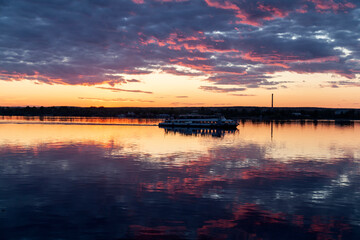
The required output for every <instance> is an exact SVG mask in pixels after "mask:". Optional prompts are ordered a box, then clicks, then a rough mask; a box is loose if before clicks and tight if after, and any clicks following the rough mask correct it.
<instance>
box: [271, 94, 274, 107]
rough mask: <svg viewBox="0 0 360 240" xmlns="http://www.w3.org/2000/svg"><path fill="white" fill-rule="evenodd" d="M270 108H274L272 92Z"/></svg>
mask: <svg viewBox="0 0 360 240" xmlns="http://www.w3.org/2000/svg"><path fill="white" fill-rule="evenodd" d="M271 108H274V94H273V93H272V94H271Z"/></svg>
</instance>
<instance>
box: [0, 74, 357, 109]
mask: <svg viewBox="0 0 360 240" xmlns="http://www.w3.org/2000/svg"><path fill="white" fill-rule="evenodd" d="M269 76H271V77H272V78H271V79H269V82H274V83H277V84H275V85H273V86H272V85H270V86H260V87H258V88H247V89H246V90H244V91H241V89H242V88H246V87H247V86H246V85H213V84H211V83H210V82H207V81H206V77H204V76H198V77H186V76H177V75H172V74H166V73H161V72H158V73H152V74H148V75H131V76H129V78H130V77H131V78H135V79H138V80H140V81H141V82H140V83H139V82H134V83H132V82H130V83H127V84H122V85H121V84H118V85H115V86H114V90H111V88H112V86H109V85H95V86H82V85H60V84H53V85H49V84H45V83H38V82H35V81H30V80H23V81H1V82H0V88H1V89H2V91H1V95H0V106H79V107H90V106H95V107H100V106H104V107H192V106H196V107H202V106H214V107H221V106H259V107H269V106H270V104H271V94H272V93H274V106H275V107H328V108H360V95H359V94H358V91H359V88H358V87H357V86H349V87H346V86H340V87H338V88H334V87H330V86H329V85H330V84H329V83H327V82H331V81H334V75H332V74H321V73H318V74H295V73H291V72H282V73H281V74H279V73H278V74H273V75H269ZM239 79H241V75H239ZM335 80H336V81H346V80H347V79H345V78H344V77H341V76H338V77H336V78H335ZM201 86H216V87H218V88H221V89H231V88H237V89H239V90H238V91H235V90H234V91H231V92H223V93H219V92H211V91H204V90H202V89H200V87H201ZM101 87H103V89H101ZM274 87H275V89H274ZM116 89H124V90H125V91H116ZM132 91H133V92H132ZM136 91H138V92H136ZM144 92H151V93H152V94H145V93H144Z"/></svg>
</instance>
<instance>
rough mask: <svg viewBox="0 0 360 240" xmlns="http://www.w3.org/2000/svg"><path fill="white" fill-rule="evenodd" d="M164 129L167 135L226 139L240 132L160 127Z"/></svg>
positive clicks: (233, 130)
mask: <svg viewBox="0 0 360 240" xmlns="http://www.w3.org/2000/svg"><path fill="white" fill-rule="evenodd" d="M160 128H162V129H164V131H165V134H175V135H176V134H181V135H185V136H202V137H206V136H210V137H218V138H221V137H224V136H225V134H235V133H238V132H239V130H237V129H236V130H235V129H213V128H189V127H160Z"/></svg>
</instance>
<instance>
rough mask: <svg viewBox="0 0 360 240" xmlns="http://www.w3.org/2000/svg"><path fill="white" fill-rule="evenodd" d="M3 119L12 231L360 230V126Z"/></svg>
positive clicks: (4, 188) (0, 194) (227, 234)
mask: <svg viewBox="0 0 360 240" xmlns="http://www.w3.org/2000/svg"><path fill="white" fill-rule="evenodd" d="M269 127H271V125H269V124H265V123H257V124H254V123H250V122H244V123H243V124H241V125H240V126H239V129H240V131H239V132H238V133H237V134H232V133H230V134H224V135H223V137H221V138H213V137H208V138H206V137H196V136H195V137H193V136H194V135H183V134H177V133H176V134H164V130H163V129H159V128H157V127H136V126H98V125H96V126H91V125H89V126H87V125H84V126H73V125H26V124H21V125H18V124H2V125H0V131H1V132H2V135H1V137H0V236H1V238H2V239H81V238H82V239H358V237H359V236H360V232H359V229H360V227H359V224H360V206H359V202H360V188H359V183H360V177H359V176H360V175H359V170H360V168H359V167H360V165H359V160H360V155H359V148H358V146H360V145H359V144H360V139H359V138H358V137H357V136H358V134H359V133H360V129H359V125H358V124H354V127H353V128H350V129H349V128H339V127H336V126H335V124H332V125H322V124H318V125H317V126H314V124H310V123H306V124H304V125H301V124H296V123H293V124H291V123H288V124H276V123H274V124H273V131H274V137H273V141H271V139H270V138H269V134H270V132H269V130H270V128H269Z"/></svg>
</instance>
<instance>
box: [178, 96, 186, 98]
mask: <svg viewBox="0 0 360 240" xmlns="http://www.w3.org/2000/svg"><path fill="white" fill-rule="evenodd" d="M188 97H189V96H176V98H188Z"/></svg>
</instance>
